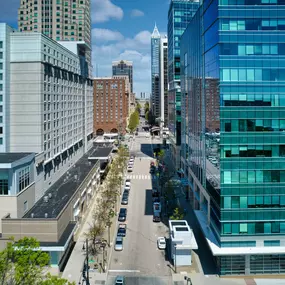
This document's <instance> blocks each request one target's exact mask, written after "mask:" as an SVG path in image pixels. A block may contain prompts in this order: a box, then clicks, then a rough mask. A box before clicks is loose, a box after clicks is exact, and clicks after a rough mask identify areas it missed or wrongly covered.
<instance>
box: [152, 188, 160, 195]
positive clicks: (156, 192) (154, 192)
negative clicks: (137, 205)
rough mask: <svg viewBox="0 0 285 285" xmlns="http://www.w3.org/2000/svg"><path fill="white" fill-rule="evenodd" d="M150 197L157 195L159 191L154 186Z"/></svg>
mask: <svg viewBox="0 0 285 285" xmlns="http://www.w3.org/2000/svg"><path fill="white" fill-rule="evenodd" d="M152 197H159V192H158V190H157V189H156V188H154V189H152Z"/></svg>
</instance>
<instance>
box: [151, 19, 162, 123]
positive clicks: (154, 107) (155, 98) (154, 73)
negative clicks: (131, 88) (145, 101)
mask: <svg viewBox="0 0 285 285" xmlns="http://www.w3.org/2000/svg"><path fill="white" fill-rule="evenodd" d="M160 38H161V37H160V33H159V31H158V28H157V26H156V23H155V25H154V29H153V32H152V35H151V97H150V99H151V100H150V103H151V105H150V109H151V111H152V114H153V115H154V116H155V117H156V118H158V117H160V103H159V102H160V100H159V88H160V80H159V59H160Z"/></svg>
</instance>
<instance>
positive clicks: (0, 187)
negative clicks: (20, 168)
mask: <svg viewBox="0 0 285 285" xmlns="http://www.w3.org/2000/svg"><path fill="white" fill-rule="evenodd" d="M0 195H8V179H0Z"/></svg>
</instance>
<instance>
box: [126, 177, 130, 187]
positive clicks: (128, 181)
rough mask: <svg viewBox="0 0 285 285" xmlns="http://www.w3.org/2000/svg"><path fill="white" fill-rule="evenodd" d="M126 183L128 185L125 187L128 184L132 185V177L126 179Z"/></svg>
mask: <svg viewBox="0 0 285 285" xmlns="http://www.w3.org/2000/svg"><path fill="white" fill-rule="evenodd" d="M125 185H126V186H125V187H127V186H129V187H131V179H126V184H125Z"/></svg>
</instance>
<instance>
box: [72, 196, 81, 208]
mask: <svg viewBox="0 0 285 285" xmlns="http://www.w3.org/2000/svg"><path fill="white" fill-rule="evenodd" d="M79 201H80V199H79V198H78V199H77V200H76V201H75V203H74V205H73V209H74V208H76V207H77V206H78V204H79Z"/></svg>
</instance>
